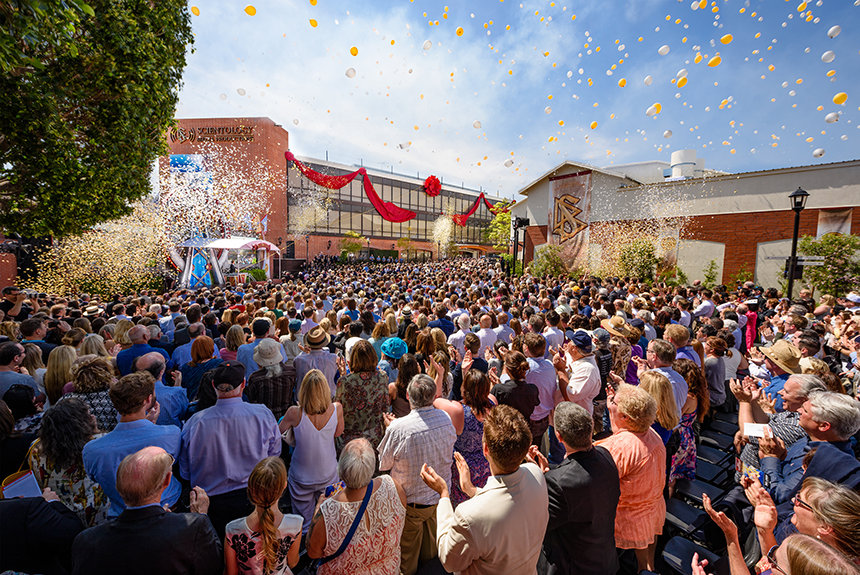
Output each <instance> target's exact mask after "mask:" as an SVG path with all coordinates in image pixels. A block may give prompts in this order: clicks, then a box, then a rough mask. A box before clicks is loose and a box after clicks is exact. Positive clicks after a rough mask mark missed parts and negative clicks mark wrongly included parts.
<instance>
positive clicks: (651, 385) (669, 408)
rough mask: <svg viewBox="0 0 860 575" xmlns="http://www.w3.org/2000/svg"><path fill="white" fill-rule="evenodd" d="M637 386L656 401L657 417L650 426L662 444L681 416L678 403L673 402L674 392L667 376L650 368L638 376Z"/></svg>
mask: <svg viewBox="0 0 860 575" xmlns="http://www.w3.org/2000/svg"><path fill="white" fill-rule="evenodd" d="M639 388H640V389H644V390H645V391H647V392H648V394H649V395H650V396H651V397H653V398H654V401H656V402H657V417H656V419H655V421H654V423H652V424H651V428H652V429H653V430H654V431H656V432H657V435H659V436H660V439H662V440H663V445H666V443H667V442H668V441H669V438H670V437H672V431H673V430H674V429H675V428H676V427H678V423H679V422H680V421H681V416H680V414H679V413H678V404H677V403H676V402H675V392H674V391H673V390H672V384H671V383H670V382H669V378H668V377H666V376H665V375H663V374H662V373H660V372H659V371H655V370H650V371H646V372H645V373H643V374H642V377H640V378H639Z"/></svg>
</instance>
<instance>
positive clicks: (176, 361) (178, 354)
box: [170, 322, 206, 369]
mask: <svg viewBox="0 0 860 575" xmlns="http://www.w3.org/2000/svg"><path fill="white" fill-rule="evenodd" d="M205 333H206V328H205V327H204V325H203V324H202V323H199V322H198V323H192V324H191V325H189V326H188V337H190V338H191V340H190V341H189V342H188V343H184V344H182V345H180V346H179V347H177V348H176V349H174V350H173V355H172V356H171V358H170V364H171V366H173V367H174V368H175V369H179V368H180V367H182V366H183V365H185V364H186V363H188V362H189V361H191V346H192V345H194V340H195V339H196V338H197V337H198V336H201V335H204V334H205Z"/></svg>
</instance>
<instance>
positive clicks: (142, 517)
mask: <svg viewBox="0 0 860 575" xmlns="http://www.w3.org/2000/svg"><path fill="white" fill-rule="evenodd" d="M172 466H173V457H172V456H171V455H170V454H169V453H167V452H166V451H164V450H163V449H161V448H160V447H144V448H143V449H141V450H140V451H137V452H135V453H132V454H131V455H127V456H126V457H125V459H123V460H122V462H121V463H120V465H119V469H117V473H116V488H117V491H119V493H120V495H121V496H122V498H123V500H124V501H125V504H126V508H125V511H123V512H122V514H120V516H119V517H117V518H116V520H115V521H110V522H108V523H103V524H101V525H97V526H96V527H92V528H90V529H86V530H85V531H83V532H81V533H80V534H79V535H78V536H77V537H76V538H75V542H74V543H73V545H72V574H73V575H75V574H78V573H80V574H85V573H123V574H125V575H136V574H138V573H140V574H141V575H143V574H150V573H194V574H201V575H207V574H211V575H216V574H220V573H222V571H223V559H222V547H221V541H220V540H219V539H218V536H217V535H216V533H215V529H214V528H213V527H212V523H210V521H209V518H208V517H207V516H206V511H207V510H208V508H209V498H208V497H207V496H206V492H205V491H203V490H202V489H200V488H199V487H195V488H194V489H193V490H192V492H191V511H192V512H191V513H170V512H169V511H167V510H165V509H164V508H162V507H161V503H160V501H161V492H162V491H164V490H165V489H166V488H167V487H168V485H170V480H171V478H172V476H173V473H172V471H171V468H172Z"/></svg>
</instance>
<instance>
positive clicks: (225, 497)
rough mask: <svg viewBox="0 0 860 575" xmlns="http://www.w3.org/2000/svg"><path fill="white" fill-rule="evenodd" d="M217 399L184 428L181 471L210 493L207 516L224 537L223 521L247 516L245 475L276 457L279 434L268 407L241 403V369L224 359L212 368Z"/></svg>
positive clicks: (246, 479) (239, 365)
mask: <svg viewBox="0 0 860 575" xmlns="http://www.w3.org/2000/svg"><path fill="white" fill-rule="evenodd" d="M212 385H213V386H214V387H215V392H216V394H217V396H218V400H217V402H216V403H215V405H213V406H212V407H210V408H208V409H204V410H203V411H199V412H197V413H195V414H194V415H193V416H191V418H190V419H189V420H188V421H187V422H186V423H185V427H184V428H183V429H182V451H181V453H180V456H179V474H180V475H181V476H182V477H183V478H184V479H188V480H189V481H190V482H191V485H195V486H199V487H201V488H203V490H204V491H206V493H208V494H209V498H210V506H209V518H210V519H211V520H212V525H214V526H215V530H216V531H217V532H218V535H219V537H221V538H222V539H223V537H224V528H225V527H226V525H227V523H228V522H230V521H232V520H233V519H236V518H237V517H243V516H245V515H248V514H249V513H250V512H251V511H252V510H253V506H252V505H250V504H249V503H248V495H247V484H248V477H250V475H251V471H252V470H253V469H254V466H255V465H257V463H258V462H259V461H260V460H261V459H265V458H266V457H271V456H275V455H280V453H281V432H280V430H279V429H278V423H277V421H275V416H274V415H272V412H271V410H270V409H269V408H268V407H266V406H265V405H263V404H253V403H245V402H243V401H242V392H243V391H244V390H245V368H244V366H243V365H242V364H241V363H239V362H237V361H226V362H224V363H222V364H220V365H219V366H218V367H216V368H215V373H214V374H213V378H212Z"/></svg>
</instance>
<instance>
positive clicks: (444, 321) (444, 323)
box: [427, 303, 457, 339]
mask: <svg viewBox="0 0 860 575" xmlns="http://www.w3.org/2000/svg"><path fill="white" fill-rule="evenodd" d="M434 313H435V314H436V319H434V320H433V321H431V322H430V323H428V324H427V327H429V328H430V329H433V328H434V327H438V328H439V329H441V330H442V331H443V332H445V338H446V339H447V338H448V337H450V336H451V334H452V333H454V332H455V331H457V326H455V325H454V322H453V321H451V320H450V319H448V308H447V307H446V306H445V304H444V303H437V304H436V307H435V308H434Z"/></svg>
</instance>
